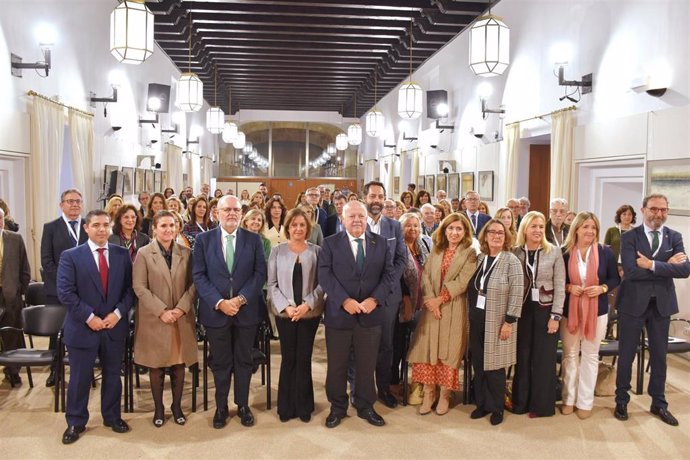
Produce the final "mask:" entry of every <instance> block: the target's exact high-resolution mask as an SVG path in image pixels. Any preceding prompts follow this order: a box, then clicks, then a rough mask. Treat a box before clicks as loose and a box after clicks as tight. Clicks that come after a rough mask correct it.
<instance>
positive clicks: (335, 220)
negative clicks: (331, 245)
mask: <svg viewBox="0 0 690 460" xmlns="http://www.w3.org/2000/svg"><path fill="white" fill-rule="evenodd" d="M345 203H347V197H346V196H345V195H341V194H337V195H335V196H334V197H333V205H334V206H335V212H334V213H333V214H331V215H330V216H328V217H327V218H326V233H324V235H323V236H324V238H328V237H329V236H331V235H335V234H336V233H338V232H341V231H343V230H344V229H345V227H343V219H342V216H343V207H344V206H345Z"/></svg>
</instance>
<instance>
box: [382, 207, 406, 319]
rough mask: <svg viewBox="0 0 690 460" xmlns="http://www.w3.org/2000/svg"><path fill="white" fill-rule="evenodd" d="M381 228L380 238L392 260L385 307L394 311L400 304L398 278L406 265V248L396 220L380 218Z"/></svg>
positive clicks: (400, 294)
mask: <svg viewBox="0 0 690 460" xmlns="http://www.w3.org/2000/svg"><path fill="white" fill-rule="evenodd" d="M379 226H380V228H381V232H380V233H379V235H380V236H382V237H384V238H385V239H386V243H387V244H388V249H389V254H390V256H391V257H392V258H393V260H392V262H393V279H394V280H395V282H394V283H392V285H391V291H390V294H389V295H388V296H387V297H386V305H388V306H390V307H391V308H395V309H396V310H397V309H398V307H399V306H400V303H401V302H402V291H401V289H400V278H401V277H402V273H403V271H404V270H405V265H406V264H407V247H406V246H405V240H404V239H403V236H402V227H401V226H400V222H398V221H397V220H393V219H389V218H388V217H385V216H381V217H380V220H379Z"/></svg>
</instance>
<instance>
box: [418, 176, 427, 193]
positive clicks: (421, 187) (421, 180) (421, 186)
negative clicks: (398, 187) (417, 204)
mask: <svg viewBox="0 0 690 460" xmlns="http://www.w3.org/2000/svg"><path fill="white" fill-rule="evenodd" d="M420 190H426V188H425V186H424V176H418V177H417V191H420Z"/></svg>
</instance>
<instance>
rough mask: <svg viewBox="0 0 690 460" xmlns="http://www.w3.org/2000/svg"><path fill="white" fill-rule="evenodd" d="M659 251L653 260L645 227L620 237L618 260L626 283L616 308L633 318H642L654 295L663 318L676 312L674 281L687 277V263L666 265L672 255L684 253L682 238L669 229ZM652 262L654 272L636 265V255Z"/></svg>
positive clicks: (622, 287) (642, 226)
mask: <svg viewBox="0 0 690 460" xmlns="http://www.w3.org/2000/svg"><path fill="white" fill-rule="evenodd" d="M660 237H661V238H660V245H659V251H658V252H657V254H656V256H655V257H652V248H651V246H650V245H649V241H648V240H647V236H646V235H645V233H644V225H640V226H639V227H635V228H634V229H632V230H630V231H627V232H625V233H624V234H623V236H622V237H621V259H622V262H623V270H624V271H625V280H624V281H623V285H622V286H621V290H620V294H619V297H620V301H619V302H618V304H619V306H618V309H619V311H620V312H623V313H627V314H629V315H633V316H642V315H643V314H644V313H645V311H646V310H647V306H648V305H649V299H650V298H651V297H652V296H656V307H657V309H658V310H659V314H661V315H662V316H671V315H673V314H675V313H678V299H677V298H676V288H675V286H674V284H673V278H687V277H688V276H690V261H686V262H685V263H683V264H669V263H668V262H667V260H668V259H670V258H671V256H673V255H674V254H677V253H679V252H685V249H684V248H683V237H682V235H681V234H680V233H679V232H677V231H675V230H671V229H670V228H668V227H664V228H663V234H662V235H660ZM638 251H639V252H640V253H641V254H643V255H644V256H646V257H647V258H649V259H653V260H654V271H653V272H652V271H651V270H645V269H643V268H639V267H638V266H637V263H636V261H637V252H638Z"/></svg>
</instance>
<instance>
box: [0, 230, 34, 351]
mask: <svg viewBox="0 0 690 460" xmlns="http://www.w3.org/2000/svg"><path fill="white" fill-rule="evenodd" d="M2 245H3V249H2V270H0V281H1V282H2V300H3V302H0V305H3V304H4V307H5V315H4V316H3V317H2V318H0V321H1V322H0V325H1V326H12V327H21V326H22V315H21V312H22V308H24V300H23V299H22V294H25V293H26V289H27V288H28V287H29V281H31V268H30V266H29V258H28V256H27V254H26V246H25V245H24V240H23V239H22V236H21V235H20V234H19V233H14V232H9V231H7V230H3V231H2ZM4 339H5V347H6V349H8V350H9V349H10V347H9V346H8V345H10V341H12V342H13V348H18V347H19V346H20V342H21V341H20V338H19V336H18V335H17V334H12V335H11V336H10V335H9V334H8V335H6V336H5V337H4Z"/></svg>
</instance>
